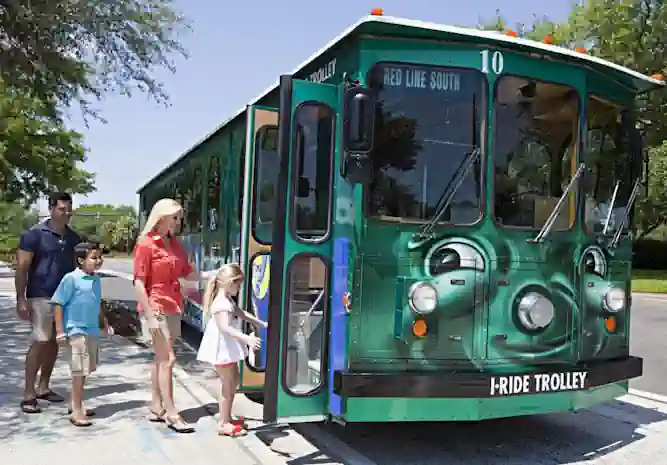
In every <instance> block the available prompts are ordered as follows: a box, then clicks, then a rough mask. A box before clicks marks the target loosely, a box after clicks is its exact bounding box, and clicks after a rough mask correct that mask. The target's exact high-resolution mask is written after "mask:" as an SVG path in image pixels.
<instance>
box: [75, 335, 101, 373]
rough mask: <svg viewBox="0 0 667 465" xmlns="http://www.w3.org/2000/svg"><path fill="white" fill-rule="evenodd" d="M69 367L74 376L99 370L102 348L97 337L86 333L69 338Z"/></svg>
mask: <svg viewBox="0 0 667 465" xmlns="http://www.w3.org/2000/svg"><path fill="white" fill-rule="evenodd" d="M68 342H69V369H70V373H71V374H72V376H88V375H89V374H91V373H92V372H94V371H95V370H97V364H98V363H99V358H100V355H99V354H100V349H99V343H98V341H97V339H95V338H93V337H90V336H86V335H84V334H75V335H74V336H70V337H69V338H68Z"/></svg>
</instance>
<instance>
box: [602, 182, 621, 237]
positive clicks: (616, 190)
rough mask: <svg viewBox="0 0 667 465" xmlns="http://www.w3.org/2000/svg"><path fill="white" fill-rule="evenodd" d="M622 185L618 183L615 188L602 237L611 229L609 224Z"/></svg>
mask: <svg viewBox="0 0 667 465" xmlns="http://www.w3.org/2000/svg"><path fill="white" fill-rule="evenodd" d="M620 185H621V181H616V186H615V187H614V193H613V194H612V195H611V204H610V205H609V211H608V212H607V221H605V222H604V228H602V235H603V236H604V235H606V234H607V229H609V222H610V221H611V215H612V213H613V212H614V205H616V194H618V188H619V187H620Z"/></svg>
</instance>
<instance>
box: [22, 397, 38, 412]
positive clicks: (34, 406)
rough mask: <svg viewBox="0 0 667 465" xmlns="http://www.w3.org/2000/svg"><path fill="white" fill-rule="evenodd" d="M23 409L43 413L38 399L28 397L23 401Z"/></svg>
mask: <svg viewBox="0 0 667 465" xmlns="http://www.w3.org/2000/svg"><path fill="white" fill-rule="evenodd" d="M21 410H22V411H23V413H41V412H42V409H41V408H40V407H39V402H37V399H28V400H23V401H21Z"/></svg>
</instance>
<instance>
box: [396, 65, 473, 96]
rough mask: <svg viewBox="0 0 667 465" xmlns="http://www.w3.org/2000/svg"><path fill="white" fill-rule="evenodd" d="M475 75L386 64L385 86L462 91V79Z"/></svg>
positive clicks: (468, 78)
mask: <svg viewBox="0 0 667 465" xmlns="http://www.w3.org/2000/svg"><path fill="white" fill-rule="evenodd" d="M471 78H472V79H473V80H474V81H476V79H475V77H474V76H473V75H471V74H470V73H465V72H463V73H462V72H454V71H450V70H443V69H434V68H429V67H415V66H385V67H384V78H383V83H384V87H400V88H404V89H427V90H433V91H440V92H454V93H458V92H460V91H461V86H462V81H464V80H470V79H471Z"/></svg>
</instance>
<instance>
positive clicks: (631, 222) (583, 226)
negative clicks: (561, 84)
mask: <svg viewBox="0 0 667 465" xmlns="http://www.w3.org/2000/svg"><path fill="white" fill-rule="evenodd" d="M594 98H597V99H598V100H601V101H602V102H606V103H609V104H611V105H615V106H616V107H617V108H618V110H619V114H622V113H623V111H629V112H633V113H634V111H635V109H634V108H633V107H632V106H629V105H623V104H622V103H620V102H618V101H616V100H613V98H611V97H608V96H604V95H602V94H601V93H599V92H587V93H586V101H585V107H584V124H585V129H586V133H585V134H586V135H588V130H589V129H588V109H589V100H591V99H594ZM634 116H635V119H637V118H636V113H634ZM584 143H585V142H584V140H583V137H582V141H581V144H582V147H581V148H582V154H585V153H586V147H584V145H583V144H584ZM581 161H582V162H585V161H586V160H585V159H584V158H582V160H581ZM641 163H642V162H641V160H631V162H630V164H629V166H630V167H631V170H632V171H634V170H637V168H639V172H638V173H636V174H637V176H635V173H632V175H631V176H632V177H631V182H630V186H628V187H629V190H628V200H629V195H630V193H631V191H632V184H633V183H634V182H635V180H636V179H637V177H641V174H642V167H641ZM589 169H590V167H589ZM581 198H582V200H583V205H582V208H581V229H582V231H583V232H584V235H586V236H587V237H611V235H610V234H609V233H607V235H606V236H603V235H602V233H601V232H600V233H595V232H594V231H591V230H589V228H588V227H587V226H586V208H585V206H586V204H585V203H586V199H587V195H586V191H585V190H584V189H583V187H582V189H581ZM636 206H637V202H636V201H635V204H634V205H633V207H632V210H631V211H630V214H629V215H628V219H627V221H626V226H625V228H624V230H623V232H622V233H621V237H622V236H623V235H625V234H628V232H629V231H632V229H633V227H634V221H635V219H636V215H635V207H636Z"/></svg>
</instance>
